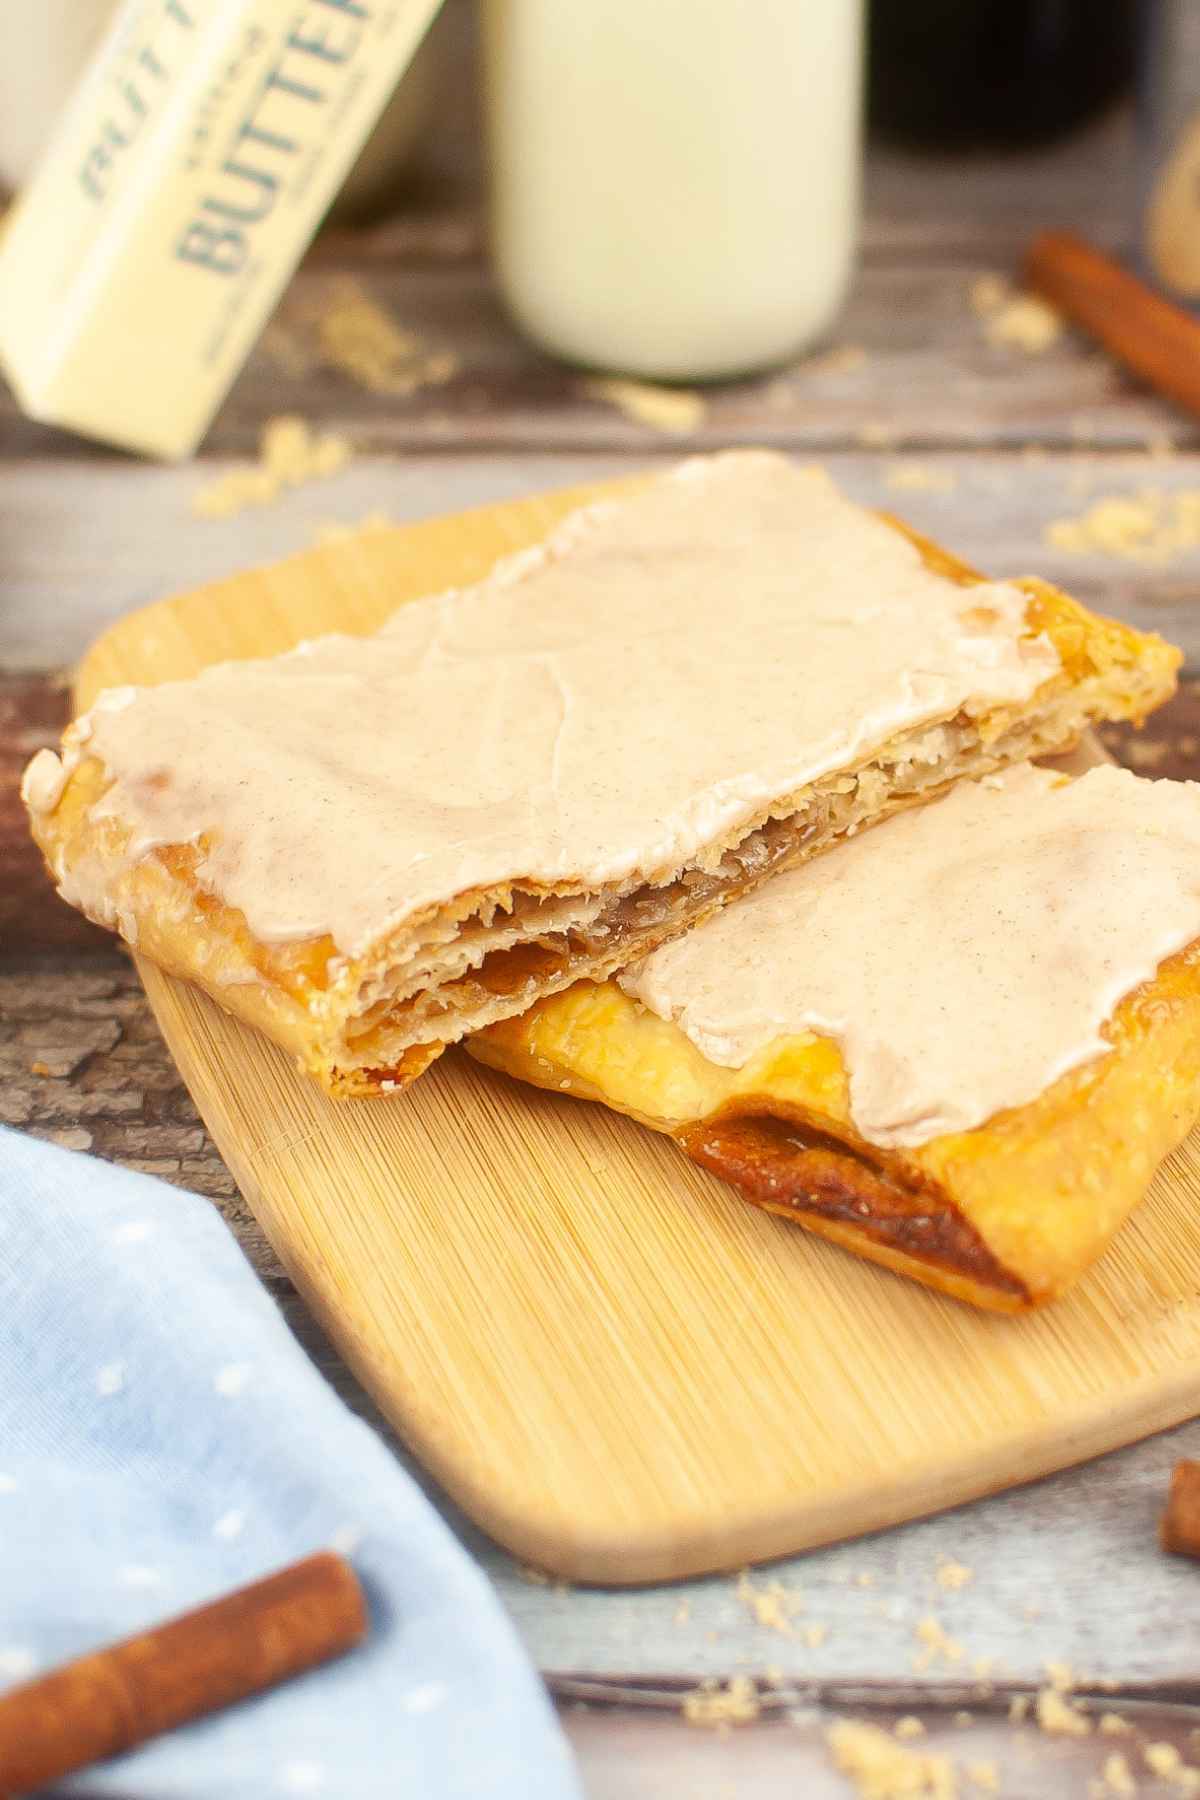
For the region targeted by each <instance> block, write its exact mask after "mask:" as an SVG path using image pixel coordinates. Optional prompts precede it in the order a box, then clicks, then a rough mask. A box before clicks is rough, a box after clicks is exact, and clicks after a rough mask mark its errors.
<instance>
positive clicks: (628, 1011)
mask: <svg viewBox="0 0 1200 1800" xmlns="http://www.w3.org/2000/svg"><path fill="white" fill-rule="evenodd" d="M468 1048H469V1049H470V1050H471V1051H472V1053H473V1054H474V1055H475V1056H477V1057H478V1058H479V1059H480V1060H481V1061H484V1062H487V1063H489V1064H491V1065H493V1066H494V1067H496V1068H499V1069H502V1070H504V1071H505V1072H507V1073H508V1074H511V1075H515V1076H518V1077H520V1078H521V1079H524V1080H526V1081H530V1082H533V1083H535V1084H537V1085H539V1086H542V1087H549V1088H553V1089H556V1090H559V1091H565V1092H567V1093H569V1094H573V1095H577V1096H579V1097H581V1098H586V1099H592V1100H600V1101H604V1102H606V1103H607V1104H608V1105H609V1106H612V1107H615V1108H616V1109H617V1110H619V1111H621V1112H625V1113H629V1114H632V1115H633V1116H634V1117H635V1118H638V1119H640V1120H641V1121H642V1122H643V1123H645V1124H647V1125H650V1126H652V1127H654V1128H655V1129H657V1130H660V1131H666V1132H670V1133H671V1134H673V1135H674V1136H675V1138H676V1139H677V1140H678V1141H679V1143H680V1144H681V1145H682V1147H683V1148H684V1149H685V1150H686V1151H687V1153H688V1154H689V1155H690V1156H691V1157H692V1158H693V1159H694V1160H695V1161H697V1162H699V1163H700V1164H702V1165H703V1166H704V1167H705V1168H708V1169H711V1170H713V1171H714V1172H716V1173H717V1174H720V1175H723V1176H725V1177H727V1178H728V1179H729V1180H731V1181H732V1182H733V1183H734V1184H735V1185H736V1186H738V1187H739V1188H740V1189H741V1191H742V1192H743V1193H744V1194H745V1195H746V1196H747V1198H749V1199H750V1200H753V1201H754V1202H756V1203H757V1204H758V1205H760V1206H764V1207H766V1208H768V1209H769V1210H770V1211H772V1212H776V1213H779V1214H782V1215H783V1216H784V1217H786V1218H790V1219H793V1220H795V1221H796V1222H798V1223H800V1224H802V1225H806V1226H808V1227H809V1228H810V1229H811V1230H813V1231H816V1232H819V1233H820V1234H821V1235H822V1236H824V1237H827V1238H831V1239H833V1240H834V1241H835V1242H837V1243H840V1244H843V1245H845V1246H846V1247H847V1248H849V1249H852V1250H856V1251H858V1252H859V1253H860V1254H861V1255H864V1256H868V1257H871V1258H872V1259H873V1260H875V1261H876V1262H881V1263H884V1264H886V1265H887V1266H888V1267H890V1268H893V1269H895V1270H897V1271H899V1272H900V1273H903V1274H907V1275H912V1276H915V1277H916V1278H917V1279H918V1280H920V1281H923V1282H926V1283H927V1284H928V1285H929V1286H931V1287H936V1288H940V1289H942V1290H943V1291H945V1292H946V1293H949V1294H954V1295H956V1296H958V1297H959V1298H961V1299H967V1300H972V1301H975V1302H976V1303H977V1304H979V1305H981V1306H988V1307H993V1308H996V1309H998V1310H1002V1311H1018V1310H1020V1309H1022V1308H1025V1307H1027V1306H1030V1305H1034V1304H1036V1303H1038V1302H1040V1301H1044V1300H1048V1299H1051V1298H1053V1297H1054V1296H1056V1295H1057V1294H1059V1293H1061V1292H1062V1290H1063V1289H1064V1288H1065V1287H1067V1286H1068V1284H1069V1283H1070V1282H1071V1281H1072V1280H1073V1279H1074V1278H1075V1277H1076V1276H1077V1275H1079V1274H1080V1273H1081V1271H1082V1270H1083V1269H1085V1268H1086V1267H1087V1266H1088V1265H1089V1264H1090V1263H1091V1262H1092V1261H1093V1260H1094V1259H1095V1258H1096V1257H1097V1256H1099V1254H1100V1253H1101V1251H1102V1250H1103V1249H1104V1247H1105V1245H1106V1244H1107V1243H1108V1242H1109V1240H1110V1238H1111V1237H1112V1235H1113V1234H1114V1232H1115V1231H1116V1230H1117V1229H1118V1227H1119V1226H1120V1225H1121V1224H1122V1223H1123V1221H1124V1220H1125V1218H1126V1217H1127V1216H1128V1214H1129V1213H1130V1212H1131V1211H1132V1210H1133V1208H1134V1207H1135V1206H1136V1204H1137V1203H1138V1201H1139V1200H1140V1199H1141V1198H1142V1196H1143V1194H1144V1193H1145V1190H1146V1188H1147V1187H1148V1185H1149V1183H1150V1180H1151V1178H1152V1176H1153V1174H1154V1171H1155V1169H1156V1168H1157V1166H1158V1164H1159V1163H1160V1162H1161V1161H1162V1159H1163V1157H1165V1156H1166V1155H1167V1154H1168V1152H1169V1151H1171V1150H1172V1149H1173V1148H1174V1147H1175V1145H1176V1144H1178V1143H1179V1142H1180V1140H1181V1139H1182V1138H1183V1137H1184V1136H1185V1135H1186V1133H1187V1131H1188V1130H1189V1128H1190V1126H1191V1124H1192V1122H1193V1120H1194V1119H1195V1117H1196V1114H1197V1112H1198V1111H1200V784H1196V783H1193V782H1171V781H1145V780H1142V779H1140V778H1139V777H1137V776H1135V775H1132V774H1130V773H1128V772H1127V771H1126V770H1122V769H1115V768H1111V767H1101V768H1095V769H1092V770H1091V771H1089V772H1088V773H1087V774H1086V775H1084V776H1082V777H1081V778H1080V779H1079V780H1077V781H1069V780H1067V779H1065V778H1064V777H1063V776H1061V775H1058V774H1056V773H1053V772H1051V771H1049V770H1044V769H1037V768H1033V767H1031V766H1024V767H1019V768H1015V769H1011V770H1007V771H1005V772H1004V773H1002V774H996V775H992V776H988V777H985V778H984V779H983V780H982V781H980V782H964V783H960V784H958V785H957V786H956V787H955V788H954V789H953V790H952V791H951V792H950V793H949V794H948V795H946V796H945V797H944V798H943V799H941V800H938V801H936V802H934V803H933V804H931V805H929V806H926V807H922V808H920V809H918V810H913V811H909V812H905V813H902V814H899V815H898V816H896V817H895V818H893V819H891V820H888V821H887V822H885V823H883V824H881V825H879V826H878V827H877V828H876V829H874V830H872V831H870V832H866V833H864V834H863V835H862V836H861V837H858V838H856V839H855V841H854V842H853V843H850V844H847V845H845V846H844V847H842V848H840V849H839V850H838V851H837V853H836V854H835V855H831V856H824V857H821V858H819V859H817V860H816V861H814V862H812V863H810V864H809V865H807V866H806V867H804V868H798V869H795V870H793V871H791V872H789V873H785V874H782V875H780V876H778V877H777V878H776V879H775V880H774V881H772V882H770V883H768V884H766V885H765V886H764V887H762V888H760V889H759V890H758V892H757V893H755V894H752V895H749V896H748V897H746V898H745V899H743V900H740V901H738V902H737V903H736V904H734V905H731V906H729V907H727V908H726V909H725V910H724V911H723V912H721V913H720V914H719V915H718V916H717V917H716V918H714V919H712V920H711V921H710V922H709V923H707V924H705V925H702V926H700V927H698V928H697V929H696V930H695V931H693V932H692V933H690V934H689V935H688V936H687V937H685V938H681V939H678V940H677V941H675V942H674V943H670V944H666V945H664V946H662V947H661V948H660V949H659V950H657V951H656V952H654V953H653V954H652V955H651V956H649V957H647V958H645V959H644V960H642V961H641V962H638V963H636V964H632V965H630V966H629V967H628V968H627V969H625V970H624V971H623V972H622V973H621V974H620V975H619V976H618V977H617V979H616V980H614V981H609V982H606V983H604V984H602V985H594V984H591V983H580V984H579V985H577V986H575V987H573V988H571V989H570V990H569V991H568V992H566V993H564V994H560V995H558V996H556V997H554V998H553V999H549V1000H546V1001H543V1002H542V1003H541V1004H540V1005H539V1006H537V1007H535V1008H534V1009H533V1010H532V1011H531V1012H530V1013H529V1014H527V1015H526V1017H525V1018H523V1019H511V1020H507V1021H505V1022H503V1023H501V1024H497V1025H495V1026H493V1027H492V1028H491V1029H490V1030H488V1031H486V1032H484V1033H482V1034H481V1035H480V1036H478V1037H476V1038H473V1039H472V1040H471V1042H470V1044H469V1046H468Z"/></svg>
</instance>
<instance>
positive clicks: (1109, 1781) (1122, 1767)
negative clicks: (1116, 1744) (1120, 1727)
mask: <svg viewBox="0 0 1200 1800" xmlns="http://www.w3.org/2000/svg"><path fill="white" fill-rule="evenodd" d="M1100 1774H1101V1777H1102V1779H1103V1782H1104V1787H1105V1791H1106V1792H1107V1793H1110V1794H1120V1795H1122V1796H1131V1795H1134V1794H1136V1793H1137V1782H1136V1781H1135V1780H1134V1778H1133V1771H1132V1769H1131V1768H1130V1767H1129V1764H1128V1763H1127V1762H1126V1760H1125V1758H1124V1757H1123V1756H1122V1755H1121V1753H1120V1751H1119V1750H1114V1751H1113V1752H1112V1754H1111V1756H1106V1757H1105V1759H1104V1767H1103V1768H1102V1769H1101V1771H1100Z"/></svg>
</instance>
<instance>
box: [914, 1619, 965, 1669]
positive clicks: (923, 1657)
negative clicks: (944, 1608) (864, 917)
mask: <svg viewBox="0 0 1200 1800" xmlns="http://www.w3.org/2000/svg"><path fill="white" fill-rule="evenodd" d="M914 1636H915V1637H916V1639H917V1641H918V1643H919V1644H920V1646H921V1648H920V1649H919V1650H918V1651H917V1653H916V1655H915V1656H914V1658H913V1668H914V1669H915V1670H916V1672H917V1673H918V1674H921V1673H922V1672H923V1671H924V1670H926V1669H928V1668H929V1666H930V1665H931V1663H933V1662H934V1661H935V1660H936V1659H937V1658H938V1657H939V1656H940V1657H942V1658H944V1660H945V1661H946V1662H948V1663H957V1662H961V1661H962V1654H963V1647H962V1645H961V1644H960V1643H959V1642H958V1641H957V1639H955V1638H952V1637H950V1636H949V1635H948V1633H947V1632H946V1631H945V1630H944V1629H943V1627H942V1623H941V1620H940V1619H935V1618H934V1617H933V1615H932V1614H930V1615H928V1616H927V1617H926V1618H924V1619H919V1620H918V1621H917V1625H916V1628H915V1631H914Z"/></svg>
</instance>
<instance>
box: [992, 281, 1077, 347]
mask: <svg viewBox="0 0 1200 1800" xmlns="http://www.w3.org/2000/svg"><path fill="white" fill-rule="evenodd" d="M970 299H971V310H972V311H973V312H974V313H975V315H976V317H977V318H978V319H980V320H981V321H982V323H983V332H984V336H985V337H986V338H987V341H988V343H989V344H995V345H998V346H1000V347H1002V348H1004V349H1010V350H1024V351H1026V352H1027V353H1028V354H1029V355H1030V356H1039V355H1040V354H1041V352H1042V351H1043V350H1048V349H1049V348H1050V346H1051V344H1055V343H1057V342H1058V340H1059V338H1060V337H1061V336H1062V331H1063V317H1062V314H1061V313H1060V312H1059V311H1058V310H1057V308H1055V307H1053V306H1051V305H1050V303H1049V301H1048V300H1043V299H1042V298H1041V296H1040V295H1038V294H1030V293H1027V292H1025V291H1024V290H1022V289H1017V288H1014V287H1013V285H1012V283H1011V282H1009V281H1006V280H1005V278H1004V277H1003V276H1002V275H995V274H991V275H980V276H979V277H978V279H977V280H975V281H973V282H972V283H971V290H970Z"/></svg>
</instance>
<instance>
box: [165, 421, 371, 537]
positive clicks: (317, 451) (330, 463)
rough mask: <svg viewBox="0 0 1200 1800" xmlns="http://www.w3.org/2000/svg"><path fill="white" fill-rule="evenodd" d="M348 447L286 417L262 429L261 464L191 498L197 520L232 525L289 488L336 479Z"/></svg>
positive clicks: (243, 466) (230, 473)
mask: <svg viewBox="0 0 1200 1800" xmlns="http://www.w3.org/2000/svg"><path fill="white" fill-rule="evenodd" d="M351 455H352V451H351V447H350V444H349V442H348V441H347V440H346V439H345V438H344V437H339V436H338V435H337V433H335V432H322V433H319V434H316V435H314V433H313V431H312V428H311V427H310V425H309V424H308V422H307V420H305V419H301V418H299V417H298V416H297V415H296V414H293V413H285V414H282V415H280V416H279V417H278V418H274V419H268V420H267V422H266V424H265V425H264V426H263V428H262V433H261V436H260V438H259V446H258V461H257V462H253V463H239V464H238V465H237V466H236V467H234V468H232V469H228V470H226V472H225V474H223V475H219V476H218V477H217V479H216V480H215V481H210V482H209V483H208V485H207V486H206V487H202V488H200V489H198V491H197V492H196V493H194V494H193V495H192V512H193V513H194V514H195V516H196V517H197V518H199V519H231V518H234V517H235V516H236V515H237V514H238V513H240V512H244V511H246V509H247V508H248V507H252V506H269V505H270V504H271V502H272V501H273V500H278V498H279V496H280V495H281V494H282V493H283V492H284V490H285V488H289V487H300V486H301V485H302V484H303V483H304V482H307V481H317V480H320V479H321V478H322V477H323V476H327V475H334V474H336V473H337V471H338V470H339V469H342V468H344V467H345V466H346V464H347V463H348V462H349V460H350V457H351Z"/></svg>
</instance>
